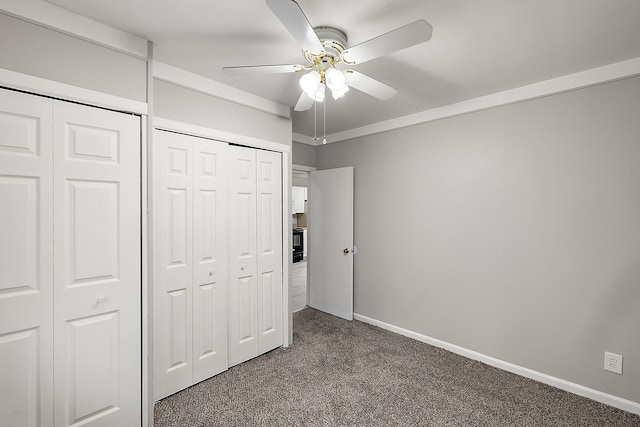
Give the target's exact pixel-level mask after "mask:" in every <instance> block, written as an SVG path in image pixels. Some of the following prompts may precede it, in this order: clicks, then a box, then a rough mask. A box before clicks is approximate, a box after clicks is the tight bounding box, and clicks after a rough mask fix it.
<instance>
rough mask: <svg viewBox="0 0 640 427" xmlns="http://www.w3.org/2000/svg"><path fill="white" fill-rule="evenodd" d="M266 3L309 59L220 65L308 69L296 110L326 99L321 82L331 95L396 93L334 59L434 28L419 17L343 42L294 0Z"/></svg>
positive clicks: (414, 38)
mask: <svg viewBox="0 0 640 427" xmlns="http://www.w3.org/2000/svg"><path fill="white" fill-rule="evenodd" d="M266 2H267V5H268V6H269V8H270V9H271V11H272V12H273V13H274V14H275V15H276V17H277V18H278V19H279V20H280V22H282V24H283V25H284V26H285V28H286V29H287V30H288V31H289V33H291V35H292V36H293V38H294V39H295V40H296V41H297V42H298V43H299V44H300V46H301V47H302V50H303V55H304V58H305V59H306V60H307V61H308V62H309V65H306V66H305V65H300V64H286V65H253V66H239V67H224V68H223V69H222V71H223V72H224V73H225V74H228V75H261V74H274V73H296V72H306V71H308V73H305V74H304V75H303V76H302V78H301V79H300V86H301V88H302V90H303V92H302V94H301V95H300V98H299V99H298V102H297V104H296V106H295V107H294V110H296V111H305V110H308V109H309V108H311V107H312V106H313V103H314V102H316V101H317V102H322V101H324V96H325V88H329V90H330V91H331V94H332V95H333V97H334V98H335V99H338V98H340V97H341V96H342V95H344V94H345V93H346V92H347V91H348V90H349V87H353V88H354V89H357V90H359V91H361V92H364V93H367V94H369V95H371V96H374V97H376V98H378V99H381V100H387V99H390V98H392V97H393V96H395V94H396V93H397V92H398V91H397V90H396V89H394V88H392V87H391V86H389V85H386V84H384V83H382V82H380V81H378V80H376V79H374V78H371V77H369V76H367V75H365V74H362V73H359V72H358V71H355V70H352V69H346V70H340V69H338V68H336V65H338V64H345V65H346V66H352V65H357V64H362V63H363V62H366V61H369V60H371V59H374V58H377V57H380V56H383V55H386V54H389V53H392V52H395V51H398V50H401V49H405V48H407V47H410V46H414V45H416V44H419V43H423V42H426V41H428V40H429V39H430V38H431V33H432V32H433V28H432V27H431V25H430V24H429V23H428V22H427V21H425V20H422V19H421V20H417V21H414V22H412V23H410V24H407V25H405V26H402V27H400V28H397V29H395V30H392V31H390V32H388V33H385V34H382V35H380V36H378V37H375V38H373V39H370V40H367V41H365V42H362V43H360V44H357V45H355V46H351V47H349V48H347V36H346V34H345V33H343V32H342V31H340V30H338V29H336V28H333V27H315V28H313V27H312V26H311V24H310V23H309V20H308V19H307V17H306V16H305V14H304V12H303V11H302V9H301V8H300V6H299V5H298V3H296V2H295V1H294V0H266Z"/></svg>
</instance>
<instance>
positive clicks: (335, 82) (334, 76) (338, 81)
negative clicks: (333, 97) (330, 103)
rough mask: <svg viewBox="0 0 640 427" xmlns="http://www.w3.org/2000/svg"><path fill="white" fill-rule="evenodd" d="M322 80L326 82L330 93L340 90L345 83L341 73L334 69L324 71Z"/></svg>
mask: <svg viewBox="0 0 640 427" xmlns="http://www.w3.org/2000/svg"><path fill="white" fill-rule="evenodd" d="M324 78H325V80H326V83H327V87H328V88H329V89H331V90H332V91H333V90H336V89H339V88H342V87H343V86H344V84H345V82H346V78H345V76H344V74H343V73H342V71H340V70H337V69H335V68H329V69H328V70H327V71H325V73H324Z"/></svg>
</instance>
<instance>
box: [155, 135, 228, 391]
mask: <svg viewBox="0 0 640 427" xmlns="http://www.w3.org/2000/svg"><path fill="white" fill-rule="evenodd" d="M154 143H155V146H154V150H153V151H154V162H153V167H154V182H153V185H154V203H153V206H154V219H153V236H154V244H153V252H154V311H155V316H154V317H155V321H154V348H155V351H154V358H155V372H154V376H155V384H154V387H155V390H154V396H155V398H156V399H161V398H163V397H166V396H168V395H170V394H172V393H175V392H177V391H179V390H182V389H184V388H186V387H189V386H191V385H192V384H195V383H196V382H199V381H202V380H204V379H206V378H209V377H211V376H213V375H216V374H218V373H220V372H222V371H224V370H226V369H227V366H228V363H227V354H228V351H227V268H228V261H227V259H228V258H227V247H226V242H227V230H226V227H225V225H226V221H227V218H226V199H227V181H226V180H227V178H226V175H227V165H226V163H225V155H226V149H227V144H225V143H222V142H218V141H212V140H207V139H203V138H197V137H193V136H188V135H182V134H177V133H172V132H166V131H160V130H158V131H156V132H155V134H154Z"/></svg>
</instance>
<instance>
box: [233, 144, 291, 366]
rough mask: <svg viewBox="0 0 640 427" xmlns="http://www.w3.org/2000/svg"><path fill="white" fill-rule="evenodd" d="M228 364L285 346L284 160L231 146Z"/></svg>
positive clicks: (270, 154)
mask: <svg viewBox="0 0 640 427" xmlns="http://www.w3.org/2000/svg"><path fill="white" fill-rule="evenodd" d="M229 159H230V160H229V163H230V165H231V166H230V170H231V172H230V180H231V181H230V203H229V210H230V214H229V217H230V224H229V230H230V242H229V253H230V262H229V365H230V366H233V365H236V364H238V363H242V362H244V361H246V360H248V359H251V358H253V357H256V356H258V355H259V354H262V353H264V352H266V351H269V350H272V349H274V348H276V347H278V346H281V345H282V160H281V155H280V154H279V153H274V152H269V151H262V150H255V149H251V148H244V147H231V148H230V156H229Z"/></svg>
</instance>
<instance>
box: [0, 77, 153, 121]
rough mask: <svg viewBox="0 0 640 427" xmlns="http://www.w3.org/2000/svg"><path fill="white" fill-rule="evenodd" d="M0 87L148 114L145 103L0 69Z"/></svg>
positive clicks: (109, 108)
mask: <svg viewBox="0 0 640 427" xmlns="http://www.w3.org/2000/svg"><path fill="white" fill-rule="evenodd" d="M0 86H4V87H6V88H8V89H16V90H22V91H25V92H30V93H33V94H34V95H41V96H48V97H51V98H58V99H61V100H63V101H71V102H78V103H81V104H87V105H91V106H94V107H101V108H106V109H108V110H116V111H126V112H129V113H133V114H138V115H141V116H146V115H147V114H148V106H147V103H146V102H140V101H134V100H132V99H127V98H122V97H120V96H115V95H109V94H106V93H102V92H97V91H95V90H91V89H85V88H82V87H77V86H72V85H68V84H66V83H60V82H57V81H55V80H49V79H44V78H42V77H36V76H31V75H29V74H22V73H18V72H16V71H11V70H6V69H4V68H0Z"/></svg>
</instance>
